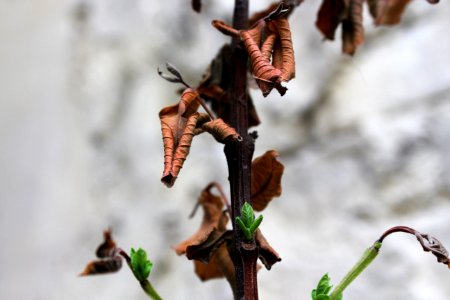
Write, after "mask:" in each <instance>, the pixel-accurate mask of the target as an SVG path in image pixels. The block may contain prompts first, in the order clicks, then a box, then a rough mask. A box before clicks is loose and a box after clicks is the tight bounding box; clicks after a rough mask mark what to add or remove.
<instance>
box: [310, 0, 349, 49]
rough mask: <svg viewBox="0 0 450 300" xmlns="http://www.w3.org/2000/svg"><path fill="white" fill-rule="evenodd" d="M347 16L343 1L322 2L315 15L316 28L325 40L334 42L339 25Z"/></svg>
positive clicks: (327, 0)
mask: <svg viewBox="0 0 450 300" xmlns="http://www.w3.org/2000/svg"><path fill="white" fill-rule="evenodd" d="M346 15H347V4H346V1H345V0H323V2H322V5H321V6H320V9H319V12H318V14H317V20H316V26H317V28H318V29H319V30H320V31H321V32H322V33H323V35H324V36H325V38H327V39H329V40H334V34H335V32H336V29H337V28H338V26H339V24H340V23H341V22H342V20H343V19H344V18H345V16H346Z"/></svg>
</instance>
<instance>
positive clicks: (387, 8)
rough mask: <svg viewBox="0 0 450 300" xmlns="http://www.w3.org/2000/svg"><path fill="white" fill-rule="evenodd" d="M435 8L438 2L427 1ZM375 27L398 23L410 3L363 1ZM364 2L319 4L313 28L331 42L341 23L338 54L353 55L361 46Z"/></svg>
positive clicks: (401, 0) (407, 0)
mask: <svg viewBox="0 0 450 300" xmlns="http://www.w3.org/2000/svg"><path fill="white" fill-rule="evenodd" d="M427 1H428V2H429V3H431V4H436V3H438V2H439V0H427ZM367 2H368V5H369V11H370V14H371V15H372V17H373V19H374V20H375V24H376V25H395V24H398V23H399V22H400V20H401V17H402V14H403V12H404V11H405V9H406V6H407V5H408V4H409V3H410V2H411V0H367ZM363 3H364V0H323V2H322V5H321V6H320V9H319V13H318V15H317V21H316V26H317V28H318V29H319V30H320V31H321V32H322V33H323V35H324V36H325V38H326V39H328V40H334V35H335V32H336V29H337V27H338V26H339V25H340V24H341V23H342V41H343V45H342V50H343V52H344V53H347V54H350V55H353V54H354V53H355V51H356V48H357V47H358V46H359V45H361V44H362V43H363V42H364V27H363V23H362V19H363V17H362V16H363V14H362V10H363Z"/></svg>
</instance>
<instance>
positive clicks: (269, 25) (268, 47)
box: [212, 3, 295, 97]
mask: <svg viewBox="0 0 450 300" xmlns="http://www.w3.org/2000/svg"><path fill="white" fill-rule="evenodd" d="M289 11H290V6H285V5H284V4H283V3H281V4H280V5H278V7H277V8H276V9H275V10H274V11H272V12H270V13H269V14H268V15H266V16H265V17H264V18H261V19H259V20H257V21H255V22H254V24H253V25H252V27H251V28H250V29H248V30H236V29H234V28H233V27H231V26H230V25H228V24H226V23H224V22H222V21H218V20H214V21H213V22H212V25H213V26H214V27H215V28H217V29H218V30H219V31H220V32H222V33H223V34H226V35H230V36H236V37H239V38H240V39H241V41H242V43H243V44H244V46H245V48H246V50H247V53H248V55H249V57H250V61H251V72H252V74H253V77H254V78H255V80H256V83H257V84H258V87H259V88H260V90H261V92H262V93H263V95H264V97H266V96H267V95H269V93H270V92H271V91H272V89H273V88H276V89H277V90H278V92H279V93H280V95H284V94H285V93H286V90H287V89H286V88H285V87H283V86H282V85H281V83H282V82H288V81H289V80H291V79H292V78H294V77H295V60H294V50H293V46H292V36H291V30H290V27H289V22H288V20H287V15H288V13H289ZM259 15H260V14H258V16H259Z"/></svg>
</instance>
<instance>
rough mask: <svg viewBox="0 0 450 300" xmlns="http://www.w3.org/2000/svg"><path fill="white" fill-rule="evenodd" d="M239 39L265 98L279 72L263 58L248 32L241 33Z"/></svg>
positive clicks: (279, 74)
mask: <svg viewBox="0 0 450 300" xmlns="http://www.w3.org/2000/svg"><path fill="white" fill-rule="evenodd" d="M241 39H242V41H243V42H244V45H245V47H246V49H247V52H248V54H249V56H250V60H251V62H252V73H253V76H254V77H255V79H256V83H257V84H258V86H259V88H260V89H261V91H262V93H263V95H264V96H267V95H268V94H269V93H270V91H271V90H272V88H273V86H274V84H275V83H276V82H277V81H278V78H279V77H280V76H281V71H280V70H278V69H276V68H275V67H274V66H272V65H271V64H270V61H269V60H268V59H267V58H265V57H264V55H263V54H262V53H261V50H260V49H259V47H258V45H257V43H256V42H255V40H254V39H253V38H252V36H251V35H250V33H249V32H248V31H241Z"/></svg>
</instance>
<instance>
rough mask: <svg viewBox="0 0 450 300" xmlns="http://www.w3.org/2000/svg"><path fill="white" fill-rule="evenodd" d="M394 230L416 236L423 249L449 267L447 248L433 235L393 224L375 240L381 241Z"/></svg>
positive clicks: (449, 259) (449, 260)
mask: <svg viewBox="0 0 450 300" xmlns="http://www.w3.org/2000/svg"><path fill="white" fill-rule="evenodd" d="M395 232H406V233H409V234H412V235H414V236H415V237H416V239H417V241H418V242H419V243H420V245H421V246H422V249H423V251H425V252H431V253H432V254H433V255H434V256H436V258H437V261H438V262H439V263H443V264H445V265H447V266H448V267H449V268H450V258H449V254H448V251H447V249H445V247H444V245H442V243H441V242H440V241H439V240H438V239H437V238H435V237H433V236H431V235H429V234H426V233H421V232H419V231H417V230H415V229H413V228H411V227H407V226H395V227H392V228H390V229H388V230H386V231H385V232H384V233H383V234H382V235H381V237H380V238H379V239H378V240H377V242H379V243H382V242H383V240H384V239H385V238H386V237H387V236H389V235H391V234H392V233H395Z"/></svg>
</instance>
